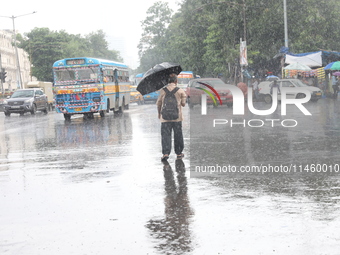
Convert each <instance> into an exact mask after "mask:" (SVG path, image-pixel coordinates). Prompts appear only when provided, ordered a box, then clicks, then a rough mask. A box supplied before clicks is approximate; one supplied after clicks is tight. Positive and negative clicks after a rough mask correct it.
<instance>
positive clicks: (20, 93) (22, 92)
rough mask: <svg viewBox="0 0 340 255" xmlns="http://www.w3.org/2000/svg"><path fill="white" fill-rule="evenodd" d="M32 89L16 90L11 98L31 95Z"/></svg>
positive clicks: (32, 94)
mask: <svg viewBox="0 0 340 255" xmlns="http://www.w3.org/2000/svg"><path fill="white" fill-rule="evenodd" d="M33 96H34V90H17V91H15V92H14V93H13V95H12V96H11V98H20V97H33Z"/></svg>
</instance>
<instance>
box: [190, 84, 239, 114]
mask: <svg viewBox="0 0 340 255" xmlns="http://www.w3.org/2000/svg"><path fill="white" fill-rule="evenodd" d="M204 84H207V85H209V86H211V87H213V88H214V89H215V90H216V92H217V93H218V95H219V96H220V98H221V100H222V104H226V105H227V106H228V107H231V106H232V105H233V95H232V94H231V92H230V90H229V89H227V88H226V85H227V84H225V83H224V82H223V81H222V80H221V79H219V78H198V79H193V80H190V81H189V84H188V88H187V90H186V94H187V100H188V105H189V107H190V108H193V107H194V105H196V104H201V101H202V94H203V93H206V92H205V91H204V90H203V89H205V90H208V91H210V89H209V88H208V87H207V86H205V85H204ZM210 92H211V91H210ZM211 94H212V95H213V96H215V97H216V95H214V93H213V92H211ZM215 100H217V98H216V99H215ZM217 101H218V100H217ZM207 104H208V105H209V104H214V100H213V99H212V98H211V96H209V95H208V97H207Z"/></svg>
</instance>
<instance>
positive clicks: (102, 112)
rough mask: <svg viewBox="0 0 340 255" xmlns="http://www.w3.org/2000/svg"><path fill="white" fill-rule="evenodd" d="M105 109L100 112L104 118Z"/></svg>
mask: <svg viewBox="0 0 340 255" xmlns="http://www.w3.org/2000/svg"><path fill="white" fill-rule="evenodd" d="M105 112H106V111H105V110H102V111H100V112H99V115H100V117H102V118H104V117H105Z"/></svg>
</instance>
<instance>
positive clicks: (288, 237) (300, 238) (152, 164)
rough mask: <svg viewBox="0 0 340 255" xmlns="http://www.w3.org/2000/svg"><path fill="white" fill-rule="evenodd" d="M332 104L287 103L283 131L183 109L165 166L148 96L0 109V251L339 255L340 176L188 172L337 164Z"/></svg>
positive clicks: (337, 121)
mask: <svg viewBox="0 0 340 255" xmlns="http://www.w3.org/2000/svg"><path fill="white" fill-rule="evenodd" d="M339 102H340V101H333V100H328V99H322V100H319V102H317V104H309V105H308V109H309V110H310V111H311V112H312V114H313V116H312V117H310V118H305V117H304V116H301V115H300V113H299V112H298V111H296V110H294V109H290V111H289V114H288V116H286V117H284V118H287V119H288V118H294V119H296V120H297V121H298V122H299V129H289V130H287V129H285V128H283V127H278V128H270V127H264V128H263V129H250V128H237V129H231V128H228V127H226V126H221V127H218V130H217V131H216V130H215V131H216V132H214V130H213V131H211V132H208V130H209V125H210V124H211V122H209V120H206V121H203V120H202V119H201V120H200V123H199V125H193V120H194V121H195V119H194V118H195V115H194V112H192V111H191V112H190V116H191V118H190V122H191V129H189V110H188V109H187V108H185V115H186V116H185V117H186V121H185V122H184V123H183V129H184V139H185V147H186V148H185V155H186V156H185V158H184V159H183V161H182V160H175V157H174V155H171V156H170V159H169V164H168V165H163V164H162V163H161V162H160V156H161V155H160V151H161V148H160V123H159V120H158V119H157V112H156V107H155V105H153V104H146V105H141V106H138V105H134V104H133V105H131V106H130V109H129V110H128V111H126V112H125V113H124V114H123V115H122V116H113V115H111V114H112V113H111V114H110V115H109V116H107V117H105V118H100V117H99V116H96V117H95V118H94V119H92V120H84V119H83V118H82V117H81V116H79V117H75V118H72V120H71V122H65V121H64V119H63V116H62V115H59V114H55V113H49V114H48V115H43V114H37V115H36V116H31V115H25V116H22V117H20V116H15V115H13V116H11V117H10V118H5V117H4V116H2V115H0V122H1V125H0V134H1V135H0V149H1V156H0V204H1V210H0V225H1V228H0V254H15V255H16V254H35V255H39V254H44V255H45V254H49V255H53V254H58V255H59V254H76V255H78V254H195V255H196V254H285V255H286V254H299V255H300V254H338V247H339V242H340V234H339V231H338V229H339V227H340V217H339V212H340V203H339V200H340V178H339V177H340V172H336V171H333V172H332V173H330V172H329V171H328V172H322V173H317V172H314V173H311V172H308V173H307V172H295V173H288V174H287V173H266V174H262V173H261V174H259V173H233V174H225V173H222V174H221V173H220V174H218V173H214V174H210V173H205V174H201V175H198V176H195V175H194V174H193V166H196V165H204V164H211V163H212V164H220V165H222V164H231V165H235V166H240V165H242V164H243V165H258V164H269V163H270V164H272V165H277V164H296V165H299V164H307V163H311V162H314V163H325V164H326V163H327V164H338V163H340V161H339V155H340V154H339V152H340V150H339V144H340V118H339V117H340V116H339V115H340V110H338V109H339V107H340V104H339ZM258 107H265V106H264V105H262V104H260V103H259V105H258ZM211 110H213V111H215V112H214V114H215V116H218V115H219V112H221V111H225V112H223V114H224V116H225V118H228V119H230V116H231V114H230V113H231V109H229V108H218V109H210V108H209V109H208V112H209V111H210V113H212V112H211ZM193 111H198V112H199V107H197V108H196V107H195V108H194V109H193ZM247 114H250V113H247ZM209 116H210V117H211V116H213V115H208V118H209ZM197 117H200V116H199V115H197ZM281 117H282V116H280V114H278V113H274V114H273V115H272V116H271V118H281ZM247 118H254V119H255V118H256V119H257V118H258V117H256V116H252V115H247ZM197 128H198V129H200V128H202V130H201V131H199V132H198V138H199V139H201V141H198V140H199V139H196V138H197V137H195V135H197V133H195V132H194V133H193V131H196V130H197ZM189 138H190V139H191V140H190V143H189ZM202 138H204V139H202ZM277 145H279V146H277ZM189 148H190V150H189ZM194 177H198V178H194Z"/></svg>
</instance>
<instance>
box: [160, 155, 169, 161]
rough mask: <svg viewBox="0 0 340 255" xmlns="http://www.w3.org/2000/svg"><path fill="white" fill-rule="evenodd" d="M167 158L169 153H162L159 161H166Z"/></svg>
mask: <svg viewBox="0 0 340 255" xmlns="http://www.w3.org/2000/svg"><path fill="white" fill-rule="evenodd" d="M168 159H169V155H167V154H165V155H163V157H162V158H161V161H167V160H168Z"/></svg>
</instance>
